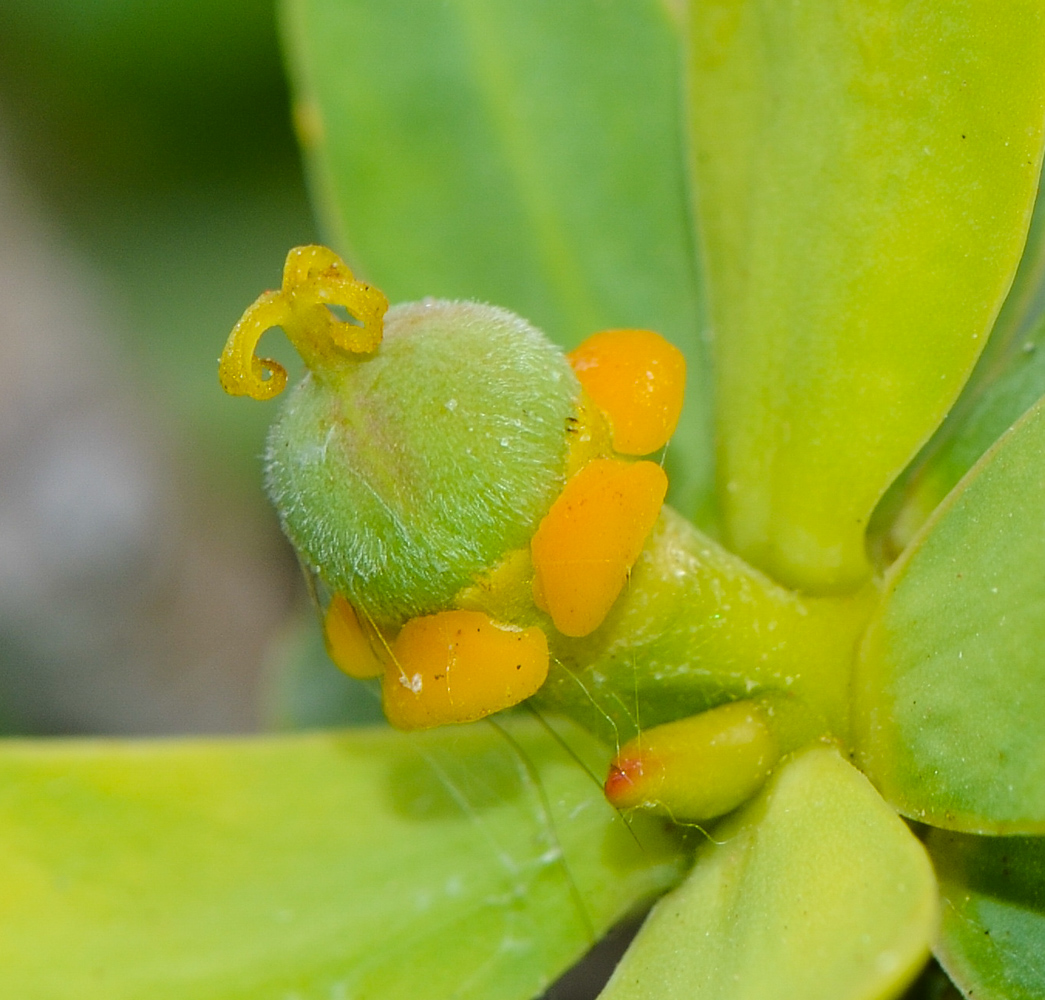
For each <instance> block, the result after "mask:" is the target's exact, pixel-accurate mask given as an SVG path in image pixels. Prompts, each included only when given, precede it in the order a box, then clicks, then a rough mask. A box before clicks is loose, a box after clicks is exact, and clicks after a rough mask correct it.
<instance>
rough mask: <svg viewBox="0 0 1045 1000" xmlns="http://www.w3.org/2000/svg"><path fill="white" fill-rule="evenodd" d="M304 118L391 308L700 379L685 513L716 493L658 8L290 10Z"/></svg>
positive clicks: (345, 223)
mask: <svg viewBox="0 0 1045 1000" xmlns="http://www.w3.org/2000/svg"><path fill="white" fill-rule="evenodd" d="M285 15H286V16H285V19H284V20H285V25H286V29H287V35H288V37H289V43H290V53H291V63H292V69H293V72H294V75H295V77H296V84H297V86H296V90H297V99H298V113H297V119H298V122H299V125H300V129H299V130H300V132H301V134H302V140H303V142H304V145H305V147H306V150H307V151H308V153H309V158H310V163H311V166H312V173H313V177H314V179H315V185H314V186H315V188H316V189H317V190H318V192H319V193H320V195H321V201H322V202H323V207H324V209H325V217H326V222H327V226H328V228H329V230H330V232H331V234H332V237H333V239H334V240H335V241H336V244H337V245H338V246H339V247H340V248H341V249H344V250H346V251H347V252H348V253H349V256H350V258H352V259H353V260H354V261H355V262H357V263H358V264H359V266H360V267H361V268H362V269H363V271H364V272H365V274H366V275H367V277H368V278H369V279H371V280H373V281H374V282H375V283H377V284H378V285H379V286H381V287H382V288H383V289H384V290H385V291H386V292H387V293H388V295H389V297H390V298H391V299H392V300H393V301H397V300H410V299H419V298H422V297H424V296H426V295H433V296H438V297H443V298H464V299H480V300H485V301H489V302H492V303H496V304H497V305H500V306H504V307H506V308H509V309H512V310H513V311H514V312H517V313H518V314H519V315H521V316H524V317H525V318H527V319H529V320H531V321H532V322H533V323H535V324H536V325H537V326H539V327H540V328H542V329H543V330H544V331H545V333H547V334H548V335H549V336H550V337H551V338H552V339H553V340H555V341H556V342H558V343H560V344H562V345H564V346H567V347H569V346H574V345H576V344H577V343H578V342H579V341H580V340H582V339H583V338H584V337H586V336H588V335H589V334H591V333H594V332H595V331H597V330H599V329H603V328H609V327H629V326H635V327H646V328H650V329H654V330H657V331H658V332H660V333H662V334H664V336H666V337H668V338H669V339H670V340H672V341H673V342H674V343H676V344H678V345H679V346H680V347H681V348H682V349H683V350H684V351H685V352H686V355H687V358H688V360H689V382H688V387H689V391H688V395H687V399H688V402H687V408H686V411H685V412H684V414H683V418H682V423H681V424H680V428H679V431H678V434H677V435H676V438H675V440H674V442H673V443H672V445H671V447H670V448H669V450H668V458H669V462H671V463H672V468H671V469H670V470H669V471H671V472H672V473H673V475H672V486H673V492H672V498H673V500H672V502H674V503H675V504H676V505H677V506H680V507H682V509H684V510H686V511H687V512H691V511H692V510H693V508H694V506H695V505H696V504H697V503H698V501H699V499H700V497H701V496H702V495H703V494H704V493H706V492H707V489H708V487H709V483H710V477H711V470H710V443H709V442H710V431H709V426H710V409H709V391H708V384H707V382H706V378H705V374H704V373H705V369H706V365H705V360H704V357H705V348H704V344H703V341H702V339H701V334H700V317H699V302H698V287H697V277H696V268H695V261H694V252H693V245H692V235H691V226H690V217H689V205H688V201H687V195H686V179H685V173H684V169H683V140H682V128H681V121H682V114H681V111H680V99H681V92H680V87H679V82H678V81H679V74H680V66H681V60H680V57H679V42H678V38H677V34H676V32H675V29H674V26H673V25H672V23H671V22H670V20H669V17H668V14H667V13H666V9H665V6H664V5H663V4H661V3H659V2H658V0H620V2H616V3H614V4H611V5H606V4H604V3H601V2H600V0H581V2H571V3H561V4H560V3H549V4H539V5H534V4H525V5H520V4H517V3H513V2H511V0H451V2H448V3H440V4H417V3H414V2H412V0H372V2H369V3H351V4H346V3H343V2H341V0H288V3H287V6H286V8H285Z"/></svg>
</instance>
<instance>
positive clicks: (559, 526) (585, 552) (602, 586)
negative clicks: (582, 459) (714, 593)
mask: <svg viewBox="0 0 1045 1000" xmlns="http://www.w3.org/2000/svg"><path fill="white" fill-rule="evenodd" d="M667 488H668V479H667V476H666V475H665V474H664V470H663V469H662V468H661V467H660V466H659V465H657V464H655V463H654V462H634V463H631V462H623V461H621V460H620V459H606V458H599V459H595V460H594V461H593V462H590V463H589V464H588V465H586V466H585V467H584V468H583V469H581V471H580V472H578V473H577V475H575V476H574V477H573V478H572V479H570V480H568V481H567V483H566V488H565V489H564V490H563V491H562V493H561V494H560V495H559V497H558V499H556V501H555V503H553V504H552V506H551V509H550V510H549V511H548V513H547V514H546V515H545V517H544V520H543V521H541V523H540V526H539V527H538V528H537V533H536V534H535V535H534V536H533V539H532V541H531V542H530V551H531V553H532V554H533V566H534V571H535V575H534V580H533V597H534V601H535V603H536V604H537V606H538V607H539V608H541V609H543V610H545V611H547V612H548V613H549V614H550V615H551V616H552V621H554V622H555V627H556V628H557V629H558V630H559V631H560V632H562V633H563V635H569V636H575V637H579V636H584V635H588V634H589V633H590V632H594V631H595V629H596V628H598V627H599V625H601V624H602V621H603V619H604V618H605V617H606V615H607V614H608V613H609V610H610V608H611V607H612V606H613V602H614V601H616V599H617V596H618V595H619V594H620V592H621V590H622V589H623V587H624V584H625V582H626V580H627V579H628V574H629V572H631V567H632V566H633V565H634V563H635V560H636V559H637V558H638V557H639V553H640V552H641V551H642V546H643V544H644V543H645V541H646V536H647V535H648V534H649V533H650V531H651V530H652V529H653V525H654V524H656V523H657V517H658V516H659V515H660V508H661V505H662V504H663V503H664V494H665V493H666V492H667Z"/></svg>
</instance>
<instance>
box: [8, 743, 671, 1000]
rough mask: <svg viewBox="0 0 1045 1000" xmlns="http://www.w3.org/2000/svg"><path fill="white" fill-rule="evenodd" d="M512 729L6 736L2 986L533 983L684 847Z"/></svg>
mask: <svg viewBox="0 0 1045 1000" xmlns="http://www.w3.org/2000/svg"><path fill="white" fill-rule="evenodd" d="M510 732H511V733H512V734H514V736H513V737H512V739H514V740H517V741H518V744H517V747H518V749H517V747H516V745H515V744H513V743H512V742H510V741H509V739H508V738H506V737H505V736H504V734H503V733H498V732H497V731H495V730H494V729H493V728H492V727H488V726H484V727H472V728H468V729H464V728H454V729H452V730H449V731H443V732H440V733H438V734H435V735H427V736H423V737H407V736H404V735H402V734H396V733H392V732H391V731H388V730H385V731H370V732H368V731H356V732H353V733H345V734H340V735H339V734H329V735H317V736H312V737H307V738H301V737H296V738H292V739H282V740H254V741H238V742H227V743H221V742H209V743H208V742H185V743H180V744H179V743H154V744H148V743H138V744H134V743H123V744H121V743H108V744H106V743H93V744H82V743H57V744H56V743H35V744H29V743H9V744H7V745H6V746H5V747H3V749H2V752H0V871H2V874H0V882H2V884H3V885H4V892H3V898H2V902H0V922H2V928H3V929H2V932H0V993H2V994H3V995H4V996H9V997H19V998H20V1000H38V998H39V1000H42V998H59V997H62V998H64V997H77V998H83V1000H88V998H91V997H99V998H105V1000H119V998H124V997H126V998H131V997H135V998H139V997H142V996H149V997H150V998H154V1000H162V998H166V997H170V998H172V1000H173V998H178V1000H182V998H184V997H189V996H191V997H193V998H194V1000H207V998H214V1000H218V998H220V1000H234V998H244V1000H246V998H248V997H249V998H250V1000H260V998H263V997H269V998H272V1000H283V998H285V997H289V996H294V997H297V998H298V1000H306V998H315V1000H319V998H324V1000H325V998H329V997H338V996H353V997H360V998H362V997H392V996H398V997H418V998H424V997H433V998H436V997H438V998H445V997H448V996H455V997H462V998H463V997H483V998H509V997H517V998H520V1000H522V998H528V997H531V996H533V995H534V994H535V993H536V992H537V991H539V990H540V989H541V988H542V987H543V986H544V985H545V984H547V983H548V982H549V981H550V979H551V978H552V977H554V976H555V975H556V974H557V973H559V972H560V971H562V969H563V968H564V967H566V966H567V965H568V964H569V963H570V962H572V961H573V960H575V959H576V958H577V957H578V956H579V955H580V953H582V952H583V951H584V949H585V948H586V947H587V945H588V944H590V942H591V935H592V932H593V930H594V932H595V933H600V932H603V931H605V929H606V928H607V927H608V926H609V925H610V924H612V923H613V922H614V921H615V920H617V919H618V918H619V917H620V916H621V915H622V914H624V913H626V912H627V911H628V910H629V909H630V908H631V907H633V906H635V905H636V904H637V903H639V902H640V901H642V900H643V899H645V898H646V897H647V896H649V895H650V894H652V893H654V892H656V891H657V890H660V889H662V888H664V887H665V886H666V885H667V884H669V883H670V882H671V881H673V880H674V879H675V878H676V877H677V874H678V866H679V863H680V858H679V854H678V851H677V849H676V847H675V846H674V842H673V841H672V840H670V839H669V838H667V837H666V835H664V834H663V833H660V832H659V830H660V828H659V827H654V826H652V825H651V826H648V827H645V828H644V829H643V831H642V842H643V846H642V847H640V846H638V844H637V843H636V841H635V840H633V839H632V837H631V836H630V835H629V833H628V831H627V830H625V829H624V826H623V824H622V823H621V821H620V819H619V818H618V817H616V816H615V815H614V813H613V811H612V810H611V809H610V808H609V806H608V805H606V803H605V802H604V800H603V799H602V795H601V790H600V789H599V788H598V787H597V785H596V784H595V783H593V782H592V781H591V780H590V778H589V776H588V775H587V774H585V773H584V772H583V771H582V770H581V769H580V768H579V767H578V765H577V764H576V763H575V762H574V761H573V760H571V759H570V758H569V757H568V756H567V755H566V754H564V753H563V751H562V749H561V748H560V747H559V746H558V745H557V744H556V743H555V742H554V741H552V740H551V739H550V738H549V737H548V736H547V734H546V733H545V732H544V730H542V729H539V728H537V727H535V726H533V725H530V726H512V727H511V729H510ZM581 739H582V737H581V735H580V734H579V733H578V732H577V731H576V730H571V731H570V740H571V742H574V743H576V742H577V741H578V740H581ZM581 747H582V749H583V751H584V753H585V756H590V754H591V752H592V749H593V748H592V744H591V743H590V742H583V743H581ZM522 754H525V758H526V761H528V762H529V763H526V761H524V759H523V757H522V756H521V755H522ZM530 767H532V768H533V769H534V770H533V771H532V772H531V771H530V770H529V768H530ZM536 775H539V779H540V787H538V786H537V785H536V784H535V778H534V776H536ZM545 802H548V803H550V805H551V808H552V810H553V813H554V824H552V823H550V822H549V821H548V818H547V813H546V811H545V806H544V803H545ZM582 906H583V912H582V910H581V907H582Z"/></svg>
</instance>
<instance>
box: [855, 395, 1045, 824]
mask: <svg viewBox="0 0 1045 1000" xmlns="http://www.w3.org/2000/svg"><path fill="white" fill-rule="evenodd" d="M1043 567H1045V403H1038V404H1037V405H1036V406H1035V407H1034V408H1033V409H1032V410H1031V411H1030V412H1029V413H1028V414H1027V415H1026V416H1025V417H1024V418H1023V419H1022V420H1021V421H1020V422H1019V423H1017V424H1016V426H1015V427H1013V428H1012V429H1011V430H1010V431H1008V432H1007V433H1006V434H1005V435H1004V436H1003V437H1002V439H1001V440H1000V441H999V442H998V443H997V444H996V445H995V446H994V448H992V449H991V450H990V451H989V452H988V453H987V454H986V455H985V456H984V458H983V459H982V460H981V461H980V462H979V463H978V464H977V465H976V466H975V467H974V468H973V469H972V471H971V472H970V473H969V474H968V476H967V477H966V478H965V479H964V480H963V481H962V483H961V484H959V486H958V487H957V488H956V489H955V491H954V492H952V493H951V494H950V496H949V497H948V499H947V501H946V502H945V503H944V504H943V506H941V507H940V508H939V509H938V510H937V512H936V514H935V515H934V516H933V518H932V519H931V520H930V521H929V522H928V523H927V524H926V526H925V528H924V529H923V531H922V532H921V533H920V534H919V536H918V537H917V538H916V539H915V540H914V541H913V542H912V543H911V545H910V546H909V547H908V549H907V551H906V552H905V554H904V557H903V558H902V559H901V560H899V561H898V562H897V563H896V564H895V565H894V566H893V568H892V570H891V571H890V574H889V576H888V577H887V581H886V583H887V586H886V591H885V594H884V596H883V599H882V604H881V606H880V608H879V610H878V611H877V612H876V613H875V616H874V617H873V619H872V621H871V624H870V626H869V627H868V631H867V634H866V636H865V640H864V644H863V648H862V650H861V653H860V657H859V661H858V664H857V673H856V682H855V687H854V707H853V733H854V739H855V741H856V745H857V750H858V755H859V760H860V764H861V767H862V768H863V769H864V770H865V771H866V772H867V773H868V774H869V775H870V776H871V778H872V780H873V781H874V782H875V784H876V785H877V786H878V787H879V789H880V790H881V791H882V794H883V795H885V797H886V798H887V799H888V800H889V801H890V802H891V803H892V804H893V805H894V806H895V807H896V808H897V809H899V810H900V811H901V812H902V813H904V814H905V815H907V816H912V817H914V818H915V819H919V820H923V821H925V822H927V823H931V824H932V825H934V826H940V827H944V828H947V829H954V830H964V831H966V832H970V833H1003V832H1004V833H1017V832H1023V833H1038V832H1042V831H1045V726H1043V725H1042V719H1043V718H1045V653H1043V650H1045V617H1043V616H1042V608H1045V571H1043Z"/></svg>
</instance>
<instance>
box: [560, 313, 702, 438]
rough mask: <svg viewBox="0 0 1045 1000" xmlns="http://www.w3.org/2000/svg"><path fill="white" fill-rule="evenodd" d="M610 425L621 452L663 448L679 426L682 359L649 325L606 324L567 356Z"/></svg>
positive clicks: (683, 389)
mask: <svg viewBox="0 0 1045 1000" xmlns="http://www.w3.org/2000/svg"><path fill="white" fill-rule="evenodd" d="M566 357H567V358H568V359H569V362H570V364H571V365H572V366H573V371H574V373H575V374H576V376H577V378H578V380H579V381H580V383H581V385H582V386H584V388H585V390H586V391H587V393H588V395H589V396H591V398H592V400H593V401H594V403H595V405H596V406H597V407H598V408H599V409H600V410H601V411H602V412H603V413H604V414H605V416H606V419H607V420H609V422H610V427H611V428H612V431H613V447H614V448H615V449H616V450H617V451H618V452H620V453H621V454H622V455H648V454H650V453H651V452H654V451H656V450H657V449H658V448H663V447H664V445H666V444H667V443H668V440H669V439H670V438H671V435H672V434H674V433H675V428H676V426H678V422H679V416H680V414H681V413H682V400H683V396H684V394H685V389H686V359H685V358H684V357H683V355H682V352H681V351H680V350H679V349H678V348H677V347H675V346H674V345H673V344H669V343H668V341H666V340H665V339H664V338H663V337H662V336H661V335H660V334H659V333H654V332H653V331H652V330H605V331H603V332H602V333H596V334H594V335H592V336H591V337H589V338H588V339H587V340H586V341H584V343H583V344H581V345H580V347H578V348H577V349H576V350H574V351H571V352H570V353H569V354H568V355H567V356H566Z"/></svg>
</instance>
